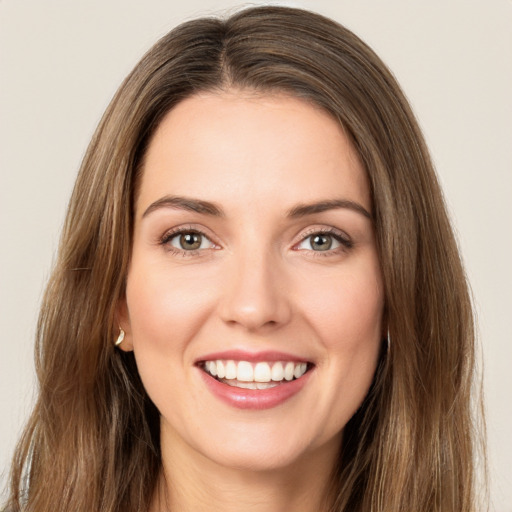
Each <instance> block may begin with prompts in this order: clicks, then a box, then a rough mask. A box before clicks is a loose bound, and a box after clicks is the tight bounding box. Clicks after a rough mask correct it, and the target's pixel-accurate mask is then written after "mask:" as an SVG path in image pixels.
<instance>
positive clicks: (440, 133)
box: [0, 0, 512, 512]
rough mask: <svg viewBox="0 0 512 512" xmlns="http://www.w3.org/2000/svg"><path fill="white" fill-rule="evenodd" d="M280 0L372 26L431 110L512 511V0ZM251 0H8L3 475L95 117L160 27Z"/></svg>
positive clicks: (0, 98) (0, 34)
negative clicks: (41, 309)
mask: <svg viewBox="0 0 512 512" xmlns="http://www.w3.org/2000/svg"><path fill="white" fill-rule="evenodd" d="M258 3H263V2H253V4H258ZM281 3H284V4H287V5H296V6H302V7H306V8H311V9H314V10H317V11H319V12H321V13H324V14H326V15H328V16H331V17H333V18H335V19H336V20H338V21H340V22H342V23H344V24H345V25H347V26H348V27H349V28H351V29H352V30H354V31H355V32H356V33H357V34H359V35H360V36H361V37H362V38H363V39H365V40H366V41H367V42H368V43H369V44H370V45H372V46H373V47H374V49H375V50H376V51H377V53H379V54H380V55H381V57H382V58H383V59H384V60H385V62H387V63H388V65H389V66H390V67H391V69H392V70H393V71H394V73H395V74H396V76H397V77H398V79H399V81H400V82H401V84H402V85H403V87H404V89H405V92H406V94H407V95H408V97H409V98H410V100H411V102H412V105H413V107H414V109H415V111H416V113H417V115H418V117H419V120H420V123H421V125H422V127H423V129H424V131H425V134H426V137H427V140H428V142H429V145H430V148H431V151H432V153H433V156H434V160H435V162H436V165H437V169H438V172H439V174H440V177H441V181H442V183H443V185H444V189H445V193H446V196H447V201H448V204H449V207H450V210H451V213H452V217H453V220H454V223H455V226H456V229H457V232H458V237H459V240H460V245H461V248H462V251H463V254H464V258H465V261H466V265H467V271H468V274H469V277H470V280H471V283H472V287H473V292H474V296H475V302H476V308H477V312H478V317H479V324H480V331H481V340H482V347H483V353H484V363H485V391H486V397H487V409H488V430H489V450H490V466H491V497H492V500H493V504H494V505H493V510H496V511H497V512H511V511H512V471H511V463H512V439H511V437H512V399H511V396H510V395H511V394H512V293H511V289H512V227H511V221H512V1H511V0H489V1H485V2H484V1H483V0H481V1H476V0H475V1H472V0H459V1H456V0H430V1H429V2H422V3H421V4H420V3H419V2H413V1H411V0H386V1H385V2H384V1H378V0H372V1H367V0H338V1H335V0H317V1H312V0H311V1H307V0H302V1H297V2H281ZM239 5H241V3H240V2H233V1H229V0H225V1H215V0H187V1H185V2H179V5H173V4H172V2H171V0H166V1H164V0H146V1H144V2H141V1H139V0H89V1H79V0H75V1H73V2H70V1H69V0H60V1H59V0H0V180H1V184H0V240H1V244H2V245H1V251H0V333H1V339H0V347H1V350H0V411H1V415H0V473H1V472H2V470H4V471H3V473H4V474H3V475H2V477H1V480H0V484H1V485H3V484H4V483H5V469H4V468H7V466H8V460H9V458H10V455H11V452H12V450H13V446H14V443H15V440H16V438H17V436H18V433H19V430H20V427H21V424H22V422H23V419H24V418H25V417H26V414H27V412H28V411H29V408H30V404H31V402H32V399H33V395H34V391H33V386H34V377H33V364H32V338H33V333H34V325H35V321H36V317H37V310H38V304H39V301H40V298H41V293H42V290H43V286H44V282H45V280H46V278H47V276H48V273H49V270H50V267H51V263H52V259H53V257H54V254H55V249H56V245H57V240H58V235H59V229H60V226H61V224H62V220H63V216H64V211H65V207H66V203H67V200H68V196H69V194H70V191H71V187H72V184H73V181H74V178H75V175H76V171H77V168H78V166H79V162H80V159H81V156H82V155H83V153H84V150H85V147H86V145H87V143H88V140H89V138H90V136H91V134H92V132H93V129H94V127H95V125H96V123H97V121H98V120H99V118H100V115H101V113H102V111H103V110H104V108H105V107H106V105H107V103H108V102H109V99H110V98H111V96H112V94H113V93H114V91H115V90H116V88H117V86H118V85H119V83H120V81H121V80H122V78H123V77H124V76H125V75H126V74H127V72H128V71H129V70H130V69H131V68H132V67H133V65H134V64H135V63H136V62H137V60H138V59H139V58H140V56H141V55H142V53H143V52H144V51H145V50H146V49H147V48H148V47H149V46H150V45H151V44H152V43H153V42H155V41H156V39H157V38H158V37H159V36H161V35H163V34H164V33H165V32H167V30H168V29H169V28H170V27H172V26H174V25H176V24H177V23H178V22H180V21H183V20H185V19H188V18H191V17H195V16H197V15H200V14H208V13H211V12H217V11H219V10H221V9H229V8H232V7H233V6H239ZM246 5H247V4H246Z"/></svg>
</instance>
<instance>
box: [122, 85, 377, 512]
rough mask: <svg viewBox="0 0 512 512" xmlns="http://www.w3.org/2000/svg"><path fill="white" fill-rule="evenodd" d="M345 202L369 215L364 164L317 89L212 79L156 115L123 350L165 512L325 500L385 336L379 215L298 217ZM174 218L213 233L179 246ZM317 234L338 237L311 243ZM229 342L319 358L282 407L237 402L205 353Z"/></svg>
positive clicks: (343, 210)
mask: <svg viewBox="0 0 512 512" xmlns="http://www.w3.org/2000/svg"><path fill="white" fill-rule="evenodd" d="M170 195H172V196H185V197H188V198H195V199H200V200H204V201H209V202H212V203H215V205H217V207H219V208H221V209H222V212H223V215H222V216H212V215H208V214H204V213H199V212H194V211H188V210H186V209H183V208H178V207H172V206H169V205H167V206H162V205H160V206H158V204H157V205H156V206H155V203H157V202H158V201H159V200H161V199H162V198H163V197H166V196H170ZM339 199H342V200H344V201H351V202H353V203H355V204H357V205H359V206H360V207H361V208H364V209H365V210H366V211H367V212H369V213H370V215H371V208H372V205H371V199H370V191H369V186H368V181H367V177H366V173H365V171H364V169H363V167H362V165H361V162H360V161H359V159H358V157H357V154H356V152H355V151H354V149H353V147H352V146H351V144H350V142H349V141H348V139H347V137H346V136H345V134H344V133H343V130H342V128H341V127H340V125H339V124H338V123H337V122H336V121H335V120H334V119H333V118H331V117H330V116H329V115H328V114H326V113H325V112H323V111H322V110H319V109H317V108H314V107H313V106H311V105H310V104H308V103H306V102H305V101H303V100H300V99H296V98H292V97H289V96H285V95H261V94H257V93H254V92H250V91H224V92H219V93H204V94H201V95H196V96H193V97H191V98H189V99H186V100H184V101H183V102H181V103H180V104H178V105H177V106H176V107H175V108H174V109H173V110H172V111H171V112H169V113H168V114H167V116H166V117H165V118H164V120H163V122H162V123H161V125H160V126H159V128H158V129H157V131H156V133H155V134H154V137H153V139H152V141H151V143H150V146H149V148H148V151H147V154H146V156H145V162H144V167H143V177H142V181H141V184H140V190H139V193H138V197H137V200H136V205H135V227H134V241H133V250H132V255H131V263H130V267H129V271H128V276H127V288H126V298H125V300H124V301H123V302H122V303H121V304H120V305H119V308H118V310H119V311H118V314H119V319H120V325H121V327H122V328H123V329H124V330H125V332H126V337H125V340H124V341H123V343H122V345H121V348H122V349H123V350H134V351H135V357H136V360H137V365H138V369H139V372H140V375H141V378H142V381H143V383H144V386H145V388H146V390H147V392H148V394H149V395H150V397H151V398H152V400H153V401H154V403H155V405H156V406H157V407H158V409H159V411H160V413H161V440H162V454H163V473H162V479H161V481H160V483H159V486H158V491H157V493H156V495H155V500H154V503H153V506H152V510H154V511H156V510H166V509H167V507H169V508H170V509H172V510H173V511H182V510H183V511H185V510H212V511H213V510H223V511H231V510H233V511H234V510H237V511H238V510H242V509H246V508H247V509H249V510H254V511H256V510H262V511H263V510H265V511H266V512H269V511H271V512H278V511H285V510H286V511H288V510H295V511H316V512H318V511H319V510H322V509H323V507H324V499H325V497H326V492H327V491H326V483H327V482H328V481H329V475H330V472H331V471H332V468H333V465H334V463H335V460H336V458H337V454H338V453H339V449H340V446H341V442H342V434H343V428H344V426H345V425H346V423H347V422H348V420H349V419H350V418H351V416H352V415H353V414H354V413H355V411H356V410H357V408H358V407H359V406H360V404H361V402H362V401H363V399H364V397H365V395H366V393H367V391H368V389H369V386H370V384H371V382H372V378H373V375H374V372H375V368H376V364H377V359H378V354H379V348H380V344H381V340H382V337H383V336H382V331H383V327H382V312H383V289H382V276H381V271H380V266H379V259H378V255H377V249H376V245H375V238H374V232H373V224H372V221H371V219H370V218H368V217H367V216H366V215H364V214H363V213H361V212H360V211H357V209H354V208H349V207H337V208H330V209H327V210H326V211H322V212H317V213H309V214H306V215H302V216H298V217H293V218H292V217H290V216H289V215H288V214H289V211H290V210H291V209H293V208H294V207H296V206H297V205H304V204H310V203H315V202H319V201H327V200H329V201H331V200H339ZM151 205H154V206H153V207H151ZM148 208H149V210H148ZM145 212H146V213H145ZM176 228H182V229H185V230H191V229H193V230H194V231H199V232H202V233H204V234H205V237H206V238H202V245H201V248H200V249H199V250H196V251H187V250H185V249H183V246H181V245H180V237H179V235H174V234H173V233H171V234H169V232H170V231H171V232H172V230H173V229H176ZM319 231H328V233H327V235H326V236H327V240H330V241H332V243H333V245H332V246H331V249H329V250H326V251H321V250H318V246H313V245H312V244H311V242H312V235H313V234H314V233H317V232H319ZM331 232H334V233H335V235H336V236H339V235H341V237H342V240H344V241H345V242H346V241H347V240H348V241H349V242H350V243H349V246H346V245H344V242H343V243H341V242H338V241H336V239H335V238H334V237H333V238H329V237H331V236H332V235H331V234H330V233H331ZM172 236H174V238H172ZM228 349H241V350H245V351H249V352H251V353H253V352H258V351H262V350H276V351H281V352H287V353H289V354H293V355H294V356H296V357H299V358H300V359H303V360H305V361H308V362H310V364H311V365H312V366H313V368H312V370H311V371H310V372H308V373H309V375H308V380H307V383H306V384H305V385H304V387H303V388H302V389H301V390H300V391H299V392H298V393H297V394H296V395H294V396H293V397H291V398H290V399H288V400H287V401H285V402H284V403H282V404H280V405H278V406H276V407H273V408H270V409H264V410H243V409H238V408H236V407H233V406H231V405H229V404H226V403H224V402H222V401H221V400H219V399H218V397H216V396H214V395H213V394H212V393H211V392H210V391H209V389H207V387H206V386H205V384H204V379H202V378H201V372H202V370H201V369H199V368H198V367H197V364H195V363H196V362H197V360H198V359H200V358H201V357H202V356H204V355H205V354H209V353H212V352H217V351H224V350H228Z"/></svg>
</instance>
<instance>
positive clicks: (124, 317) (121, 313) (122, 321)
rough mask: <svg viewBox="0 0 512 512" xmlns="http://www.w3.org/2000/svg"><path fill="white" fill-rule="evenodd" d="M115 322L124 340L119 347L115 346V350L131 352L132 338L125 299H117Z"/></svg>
mask: <svg viewBox="0 0 512 512" xmlns="http://www.w3.org/2000/svg"><path fill="white" fill-rule="evenodd" d="M116 320H117V324H118V325H119V328H120V329H122V330H123V331H124V339H123V341H122V342H121V343H120V344H119V345H117V348H119V349H121V350H123V351H124V352H132V351H133V336H132V330H131V323H130V313H129V311H128V305H127V304H126V298H122V299H119V301H118V303H117V306H116ZM116 333H117V331H116ZM114 341H115V340H114Z"/></svg>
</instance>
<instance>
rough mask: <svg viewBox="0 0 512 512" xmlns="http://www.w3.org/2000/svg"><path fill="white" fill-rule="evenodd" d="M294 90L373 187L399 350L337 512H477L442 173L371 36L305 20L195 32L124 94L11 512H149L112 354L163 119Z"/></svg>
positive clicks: (268, 17)
mask: <svg viewBox="0 0 512 512" xmlns="http://www.w3.org/2000/svg"><path fill="white" fill-rule="evenodd" d="M233 87H234V88H237V89H244V88H248V89H251V90H258V91H263V92H266V93H273V92H285V93H288V94H291V95H293V96H295V97H299V98H302V99H304V100H305V101H308V102H311V103H312V104H314V105H317V106H320V107H321V108H323V109H325V110H326V111H327V112H329V113H330V114H331V115H332V116H333V117H334V118H335V119H337V120H339V122H340V123H341V124H342V125H343V127H344V129H345V131H346V133H347V134H348V135H349V136H350V138H351V140H352V143H353V145H354V147H355V148H356V150H357V151H358V153H359V155H360V157H361V159H362V161H363V163H364V165H365V168H366V171H367V173H368V177H369V181H370V185H371V193H372V198H373V203H374V212H375V220H374V222H375V231H376V237H377V243H378V250H379V254H380V261H381V266H382V273H383V276H384V284H385V297H386V301H385V304H386V306H385V321H386V325H387V327H388V328H389V336H390V348H389V349H388V350H387V351H385V353H383V356H382V358H381V362H380V364H379V368H378V370H377V373H376V376H375V381H374V384H373V386H372V389H371V391H370V393H369V395H368V397H367V399H366V400H365V403H364V404H363V406H362V407H361V408H360V410H359V411H358V412H357V413H356V414H355V416H354V417H353V418H352V419H351V421H350V422H349V424H348V425H347V426H346V428H345V432H344V445H343V449H342V453H340V457H339V461H340V462H339V466H338V467H337V468H335V470H334V474H333V484H332V485H333V494H334V496H335V499H334V503H333V504H332V509H331V510H332V511H338V512H341V511H350V512H357V511H360V512H363V511H365V512H367V511H373V512H390V511H404V512H405V511H406V512H411V511H414V512H421V511H430V512H432V511H434V512H440V511H443V512H449V511H452V512H456V511H458V512H460V511H465V512H466V511H471V510H474V509H475V496H474V494H475V492H474V425H475V424H474V420H473V418H472V414H471V404H470V398H471V389H472V376H473V373H474V332H473V315H472V309H471V302H470V298H469V295H468V289H467V284H466V278H465V275H464V271H463V267H462V264H461V260H460V257H459V253H458V250H457V246H456V243H455V240H454V236H453V233H452V230H451V227H450V223H449V220H448V217H447V214H446V208H445V205H444V201H443V197H442V193H441V191H440V188H439V185H438V182H437V179H436V176H435V173H434V170H433V167H432V163H431V160H430V157H429V154H428V151H427V148H426V146H425V143H424V140H423V137H422V135H421V133H420V130H419V128H418V125H417V123H416V121H415V118H414V115H413V113H412V112H411V109H410V107H409V105H408V103H407V101H406V99H405V97H404V95H403V93H402V92H401V90H400V88H399V86H398V84H397V83H396V81H395V79H394V78H393V76H392V75H391V73H390V72H389V71H388V69H387V68H386V67H385V65H384V64H383V63H382V61H381V60H380V59H379V58H378V57H377V56H376V55H375V53H374V52H373V51H372V50H371V49H370V48H369V47H368V46H367V45H366V44H364V43H363V42H362V41H361V40H360V39H359V38H358V37H356V36H355V35H354V34H353V33H352V32H350V31H349V30H347V29H346V28H344V27H342V26H340V25H338V24H337V23H335V22H333V21H331V20H329V19H326V18H324V17H322V16H320V15H317V14H314V13H311V12H307V11H304V10H300V9H292V8H283V7H256V8H251V9H246V10H243V11H241V12H239V13H236V14H235V15H233V16H231V17H230V18H228V19H226V20H222V19H217V18H203V19H198V20H195V21H191V22H187V23H184V24H182V25H180V26H179V27H177V28H175V29H174V30H172V31H171V32H170V33H169V34H168V35H166V36H165V37H163V38H162V39H161V40H160V41H159V42H158V43H157V44H156V45H155V46H154V47H153V48H152V49H151V50H150V51H149V52H148V53H147V54H146V55H145V56H144V57H143V59H142V60H141V61H140V63H139V64H138V65H137V66H136V68H135V69H134V70H133V71H132V73H131V74H130V75H129V76H128V77H127V78H126V80H125V81H124V83H123V84H122V85H121V87H120V89H119V90H118V92H117V94H116V95H115V97H114V99H113V100H112V102H111V104H110V106H109V107H108V109H107V111H106V113H105V115H104V117H103V119H102V120H101V122H100V125H99V127H98V129H97V131H96V133H95V135H94V137H93V139H92V142H91V144H90V146H89V148H88V151H87V153H86V155H85V158H84V161H83V164H82V167H81V170H80V173H79V176H78V179H77V182H76V185H75V189H74V192H73V195H72V198H71V201H70V205H69V210H68V214H67V218H66V222H65V226H64V230H63V234H62V239H61V243H60V248H59V253H58V260H57V263H56V266H55V269H54V271H53V274H52V276H51V279H50V282H49V284H48V288H47V291H46V294H45V297H44V302H43V305H42V309H41V315H40V319H39V324H38V331H37V345H36V367H37V375H38V380H39V398H38V401H37V404H36V406H35V409H34V412H33V414H32V416H31V419H30V421H29V423H28V426H27V427H26V430H25V432H24V434H23V437H22V439H21V441H20V443H19V446H18V448H17V451H16V455H15V459H14V464H13V470H12V481H11V489H12V490H11V498H10V503H9V507H10V508H11V509H12V510H25V511H34V512H42V511H57V510H70V511H73V512H80V511H83V512H91V511H92V510H94V511H101V512H107V511H108V512H114V511H118V512H130V511H133V512H135V511H145V510H147V508H148V505H149V501H150V499H151V497H152V495H153V493H154V490H155V484H156V481H157V476H158V474H159V471H160V467H161V466H160V465H161V461H160V445H159V415H158V411H157V410H156V409H155V407H154V405H153V404H152V403H151V401H150V400H149V398H148V396H147V394H146V392H145V390H144V388H143V386H142V384H141V381H140V379H139V377H138V373H137V369H136V365H135V362H134V358H133V354H131V353H123V352H121V351H118V350H116V349H115V348H114V346H113V340H114V339H115V337H116V335H117V332H116V328H117V325H116V323H115V308H116V304H117V303H118V301H119V299H120V298H121V297H122V296H123V293H124V282H125V281H124V280H125V276H126V272H127V266H128V262H129V257H130V249H131V237H132V224H133V202H134V194H135V191H136V186H137V182H138V180H139V179H140V176H139V174H140V171H141V160H142V158H143V155H144V153H145V149H146V147H147V145H148V142H149V140H150V138H151V135H152V134H153V133H154V131H155V129H156V127H157V126H158V124H159V122H160V121H161V119H162V118H163V116H164V115H165V114H166V113H167V112H168V111H169V110H170V109H172V108H173V106H174V105H176V104H177V103H178V102H180V101H181V100H183V99H184V98H186V97H188V96H191V95H193V94H195V93H197V92H199V91H207V90H210V91H211V90H223V89H227V88H233Z"/></svg>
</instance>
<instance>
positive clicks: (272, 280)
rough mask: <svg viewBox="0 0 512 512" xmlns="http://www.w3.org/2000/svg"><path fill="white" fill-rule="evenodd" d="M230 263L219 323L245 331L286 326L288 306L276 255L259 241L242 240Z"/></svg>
mask: <svg viewBox="0 0 512 512" xmlns="http://www.w3.org/2000/svg"><path fill="white" fill-rule="evenodd" d="M230 260H231V261H230V264H231V267H230V268H229V270H228V272H229V279H228V280H227V281H228V282H227V283H226V287H225V288H224V291H223V300H222V306H221V316H222V318H223V320H224V321H226V322H228V323H232V324H235V323H236V324H239V325H241V326H243V327H245V328H246V329H249V330H256V329H259V328H261V327H265V326H267V327H268V326H277V325H281V324H284V323H286V322H287V321H288V320H289V317H290V304H289V301H288V297H287V295H286V293H285V286H284V285H285V277H284V273H283V272H282V271H281V272H280V264H279V256H278V254H277V253H276V252H275V251H274V250H273V249H272V247H269V246H268V245H265V244H263V243H261V240H260V241H259V243H258V241H256V243H251V242H249V241H248V240H246V243H245V244H243V246H240V247H238V248H237V249H236V250H235V251H234V252H233V255H232V258H230Z"/></svg>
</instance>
